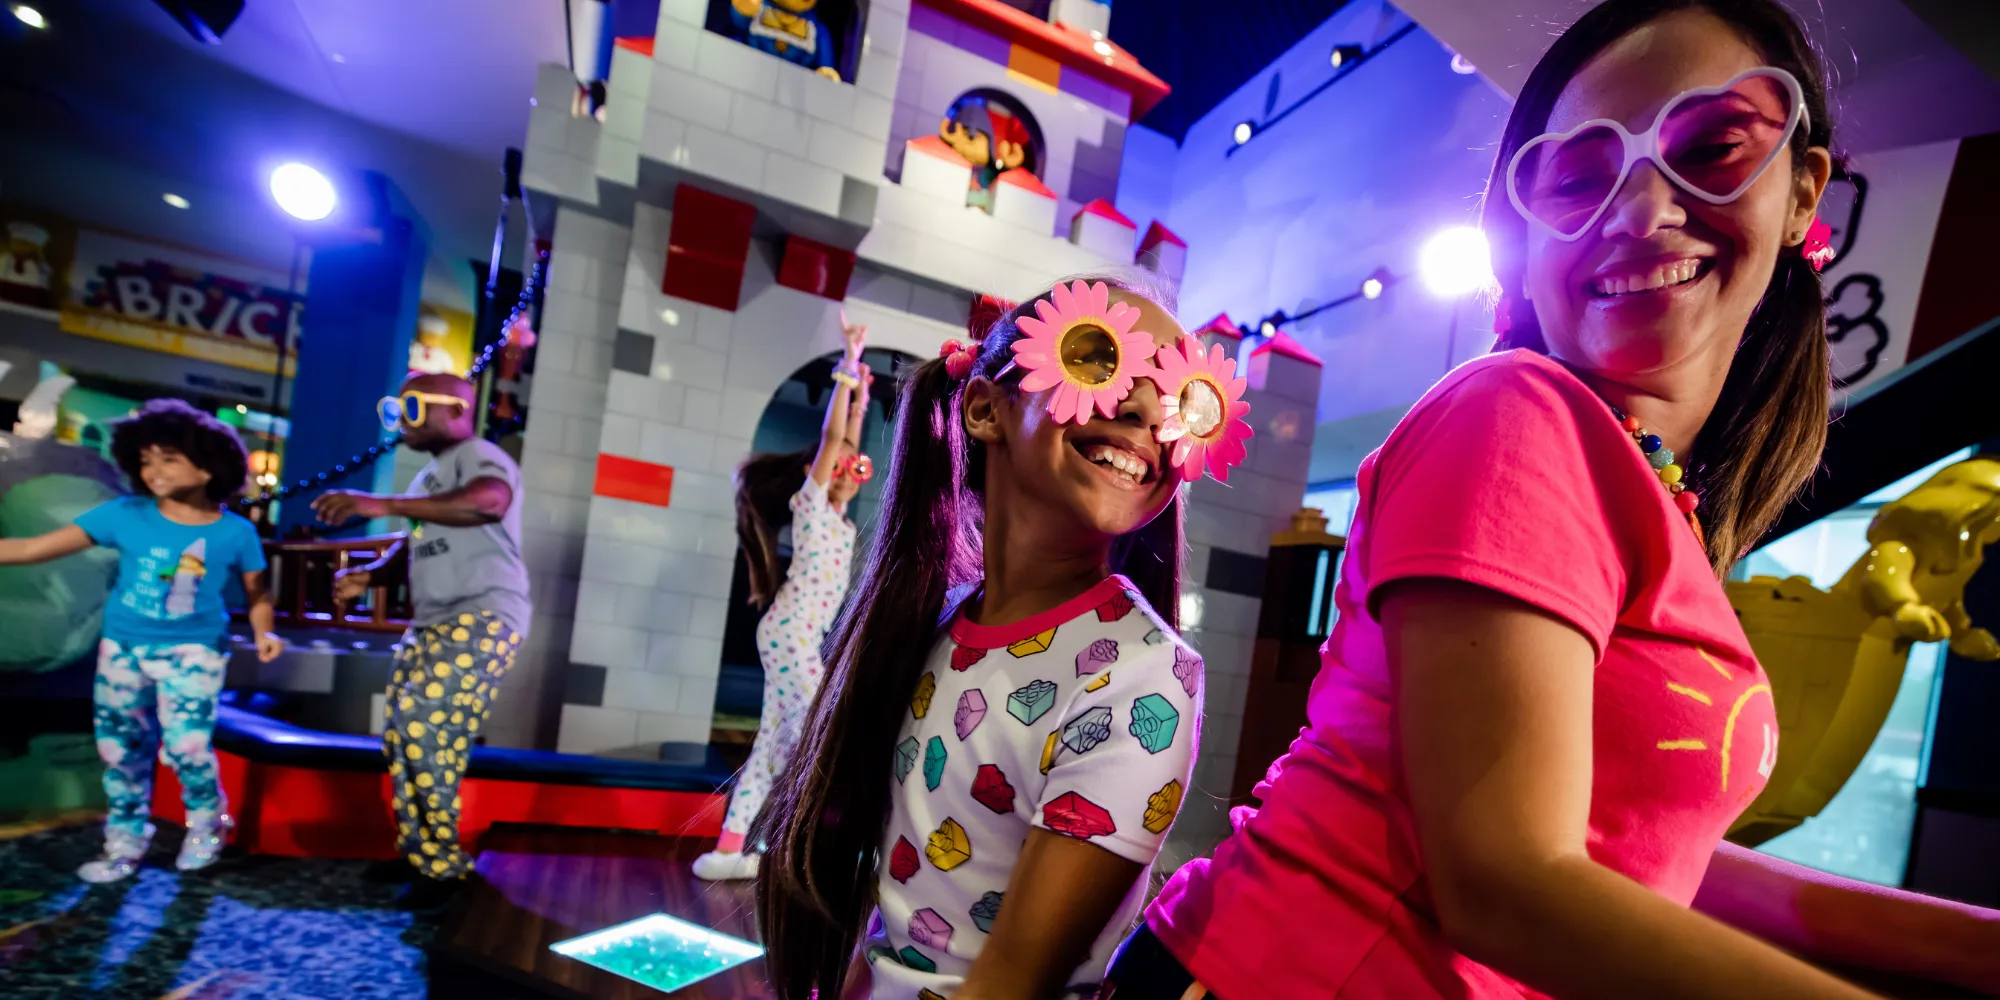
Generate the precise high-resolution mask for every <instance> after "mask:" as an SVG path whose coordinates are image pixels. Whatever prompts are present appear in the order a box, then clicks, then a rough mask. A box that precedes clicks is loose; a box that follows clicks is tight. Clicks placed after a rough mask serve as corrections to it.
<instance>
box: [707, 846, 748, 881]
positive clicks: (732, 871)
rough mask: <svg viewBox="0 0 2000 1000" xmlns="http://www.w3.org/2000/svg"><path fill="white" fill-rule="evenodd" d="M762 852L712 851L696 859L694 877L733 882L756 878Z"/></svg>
mask: <svg viewBox="0 0 2000 1000" xmlns="http://www.w3.org/2000/svg"><path fill="white" fill-rule="evenodd" d="M762 858H763V855H761V854H740V853H737V852H735V851H730V852H727V853H724V852H722V851H710V852H708V853H707V854H704V855H702V856H701V857H698V858H696V859H694V877H695V878H698V879H701V880H702V881H704V882H731V881H736V880H738V879H747V878H756V877H757V862H758V861H759V860H760V859H762Z"/></svg>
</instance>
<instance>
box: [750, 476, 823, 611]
mask: <svg viewBox="0 0 2000 1000" xmlns="http://www.w3.org/2000/svg"><path fill="white" fill-rule="evenodd" d="M813 455H814V452H813V449H811V448H807V449H805V450H804V451H787V452H779V453H772V452H763V453H760V454H756V455H752V456H750V457H749V458H747V459H745V460H744V461H743V464H742V465H739V466H737V467H736V541H737V545H738V547H739V549H740V550H741V551H742V553H743V562H744V565H745V567H746V568H747V569H748V570H749V573H748V576H749V578H750V603H751V604H754V605H756V606H757V607H760V608H761V607H763V606H764V605H766V604H769V603H771V601H772V599H773V598H776V597H777V596H778V587H779V585H780V584H782V583H784V580H783V578H781V577H780V576H779V575H778V529H779V528H782V527H784V526H785V525H787V524H789V523H791V520H792V495H793V494H795V493H797V492H798V491H799V489H800V488H801V487H803V486H804V485H805V484H806V466H808V465H811V464H812V460H813Z"/></svg>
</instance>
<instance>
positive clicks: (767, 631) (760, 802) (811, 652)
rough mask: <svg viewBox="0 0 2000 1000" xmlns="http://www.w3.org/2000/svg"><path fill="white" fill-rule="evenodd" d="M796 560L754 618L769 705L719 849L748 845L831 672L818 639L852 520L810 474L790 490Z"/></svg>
mask: <svg viewBox="0 0 2000 1000" xmlns="http://www.w3.org/2000/svg"><path fill="white" fill-rule="evenodd" d="M791 508H792V566H791V569H790V570H789V571H787V572H786V574H785V582H784V584H783V585H782V586H780V587H779V588H778V595H777V597H775V598H773V599H772V601H771V607H770V609H769V610H767V611H765V612H764V617H762V618H760V619H758V620H757V656H758V659H760V660H762V661H763V664H764V710H763V713H762V714H761V716H760V718H759V719H758V723H757V742H756V743H755V744H754V745H752V746H751V748H750V760H749V761H748V762H747V763H745V764H744V765H743V771H742V773H740V774H738V775H737V777H736V788H735V790H734V791H733V792H731V793H730V796H729V811H728V813H727V814H726V815H725V816H724V817H723V820H722V838H721V840H720V841H718V842H717V845H716V847H717V849H718V850H721V851H723V852H735V851H741V850H743V844H744V840H745V839H746V838H747V837H748V835H749V833H750V824H751V823H752V822H753V821H754V820H755V819H756V818H757V813H758V811H759V810H762V809H763V808H764V799H765V798H766V797H767V796H769V795H770V794H771V782H772V781H774V780H776V778H777V776H778V772H779V771H781V770H783V769H784V767H785V762H786V761H788V760H789V759H791V756H792V748H793V747H794V746H797V745H798V741H799V727H800V726H801V725H802V724H803V723H804V721H805V715H806V710H807V709H809V708H811V707H812V701H813V697H814V696H815V695H817V694H819V685H820V681H821V680H822V679H823V678H824V677H825V675H826V668H825V665H824V664H822V663H821V662H820V656H819V646H820V641H821V640H822V639H824V638H826V632H827V629H829V628H831V627H832V626H833V618H834V615H835V614H837V613H838V612H839V611H840V602H841V600H842V599H843V598H845V597H846V596H847V574H848V566H849V564H850V563H851V562H852V561H853V557H854V524H853V523H852V522H850V521H848V520H847V518H846V517H844V516H842V515H841V513H840V512H839V511H836V510H834V509H833V507H832V505H831V504H829V503H828V502H827V499H826V488H825V487H823V486H821V485H819V484H818V483H816V482H814V481H813V480H812V478H811V477H807V478H806V484H805V486H804V487H802V488H801V489H800V490H799V491H798V493H796V494H794V495H793V496H792V500H791Z"/></svg>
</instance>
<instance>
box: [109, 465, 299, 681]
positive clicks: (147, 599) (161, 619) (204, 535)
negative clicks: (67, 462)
mask: <svg viewBox="0 0 2000 1000" xmlns="http://www.w3.org/2000/svg"><path fill="white" fill-rule="evenodd" d="M76 526H77V527H79V528H82V529H83V530H84V533H85V534H87V535H89V536H90V539H91V541H94V542H96V543H97V544H99V545H102V546H105V547H107V548H113V549H117V550H118V582H117V583H116V584H114V585H113V586H112V590H111V599H110V600H109V601H107V602H105V605H104V637H105V638H107V639H111V640H114V641H116V642H117V643H119V644H120V645H125V646H173V645H181V644H185V643H199V644H201V645H204V646H214V647H216V648H218V649H220V648H222V645H223V641H224V637H225V636H226V635H227V634H228V630H229V611H228V609H227V608H225V607H224V606H223V603H222V595H223V592H224V590H225V589H226V588H227V587H228V586H229V581H230V580H232V579H241V577H242V574H244V573H254V572H257V571H259V570H261V569H263V568H264V547H263V544H262V543H261V542H260V541H259V540H258V538H257V529H256V528H254V527H252V526H251V524H250V522H249V521H246V520H244V519H243V518H241V517H238V516H236V515H235V514H231V513H229V512H228V511H223V512H222V516H221V517H220V518H218V519H216V521H215V522H214V523H212V524H180V523H177V522H174V521H169V520H167V518H166V516H165V515H163V514H161V513H160V504H159V501H157V500H155V499H153V498H152V497H141V496H131V497H121V498H119V499H117V500H113V501H111V502H110V503H106V504H103V505H101V506H98V507H95V508H92V509H91V510H90V511H88V512H86V513H85V514H84V515H83V516H82V517H79V518H77V519H76Z"/></svg>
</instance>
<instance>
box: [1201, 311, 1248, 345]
mask: <svg viewBox="0 0 2000 1000" xmlns="http://www.w3.org/2000/svg"><path fill="white" fill-rule="evenodd" d="M1193 332H1194V335H1195V336H1197V337H1206V336H1208V335H1209V334H1211V333H1216V334H1221V335H1222V336H1224V337H1229V338H1231V339H1233V340H1242V339H1243V331H1242V330H1241V329H1239V328H1238V327H1237V326H1236V321H1235V320H1233V319H1230V318H1229V314H1228V313H1216V314H1215V318H1214V319H1212V320H1209V321H1208V322H1206V323H1203V324H1202V325H1201V328H1200V329H1198V330H1195V331H1193Z"/></svg>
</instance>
